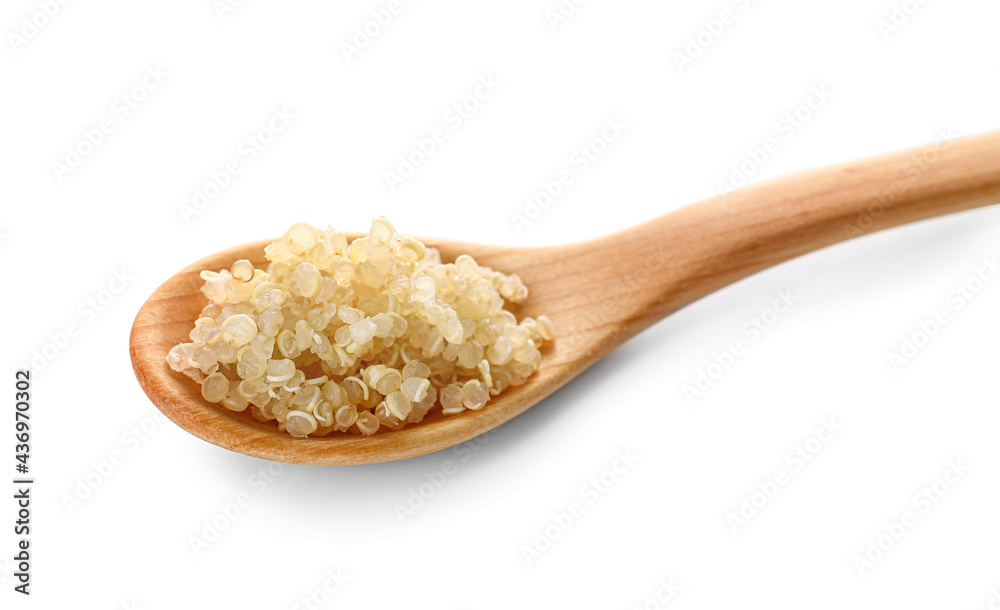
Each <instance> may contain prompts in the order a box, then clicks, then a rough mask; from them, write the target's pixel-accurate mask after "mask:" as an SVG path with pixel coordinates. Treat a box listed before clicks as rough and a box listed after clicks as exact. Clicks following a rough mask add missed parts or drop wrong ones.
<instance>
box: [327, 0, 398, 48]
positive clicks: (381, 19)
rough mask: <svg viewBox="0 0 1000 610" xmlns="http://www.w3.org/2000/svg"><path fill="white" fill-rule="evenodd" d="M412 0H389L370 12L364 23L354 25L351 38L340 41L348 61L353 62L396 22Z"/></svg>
mask: <svg viewBox="0 0 1000 610" xmlns="http://www.w3.org/2000/svg"><path fill="white" fill-rule="evenodd" d="M408 4H410V1H409V0H407V1H405V2H404V0H389V1H388V2H386V3H385V6H383V7H382V8H378V9H375V10H374V11H371V12H370V13H369V18H368V19H367V20H365V22H364V23H360V24H358V25H356V26H354V33H353V36H351V38H350V40H345V41H343V42H341V43H340V52H341V54H343V56H344V59H346V60H347V63H351V62H353V61H354V60H355V59H357V58H358V57H359V56H361V54H362V52H363V51H365V49H367V48H368V47H369V46H371V44H372V43H373V42H374V41H375V39H377V38H378V37H379V36H381V35H382V33H383V32H385V31H386V29H388V28H389V26H390V25H392V24H393V23H395V22H396V18H397V17H399V15H400V14H401V13H402V12H403V11H404V10H405V9H406V7H407V5H408Z"/></svg>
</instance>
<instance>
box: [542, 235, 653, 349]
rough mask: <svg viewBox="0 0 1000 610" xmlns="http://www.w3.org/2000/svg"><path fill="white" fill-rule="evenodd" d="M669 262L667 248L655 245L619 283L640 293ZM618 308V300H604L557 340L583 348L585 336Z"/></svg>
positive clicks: (605, 321)
mask: <svg viewBox="0 0 1000 610" xmlns="http://www.w3.org/2000/svg"><path fill="white" fill-rule="evenodd" d="M670 260H671V257H670V251H669V249H668V248H667V246H665V245H663V244H657V245H656V246H654V247H652V248H650V249H649V250H647V251H646V252H644V253H643V256H642V258H641V259H639V260H638V261H637V262H635V263H634V266H633V267H632V270H631V271H629V272H627V273H625V274H624V275H622V276H621V283H622V284H623V285H624V286H625V287H626V289H627V290H629V291H630V292H640V291H642V290H644V289H645V288H644V287H645V285H646V283H647V282H648V281H649V279H650V278H651V277H653V275H654V274H656V273H659V272H660V271H661V270H662V269H663V268H664V267H665V266H667V265H668V264H670ZM620 308H621V301H620V300H618V299H605V300H604V301H602V302H601V304H600V306H598V307H595V308H592V309H588V311H587V314H586V318H585V319H584V320H583V322H582V323H581V324H579V325H577V326H574V327H572V328H568V329H565V330H560V334H559V340H560V341H561V342H563V343H564V344H565V345H566V346H568V347H572V348H577V347H582V346H584V345H585V344H586V343H587V334H588V333H590V332H592V331H593V330H595V329H598V328H600V327H601V326H603V325H604V324H606V323H607V322H608V321H609V320H611V319H613V318H614V317H615V315H616V313H617V312H618V310H619V309H620Z"/></svg>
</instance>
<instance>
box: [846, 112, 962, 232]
mask: <svg viewBox="0 0 1000 610" xmlns="http://www.w3.org/2000/svg"><path fill="white" fill-rule="evenodd" d="M959 135H960V134H958V133H956V132H955V130H954V129H952V128H951V127H945V128H942V129H938V130H937V135H936V137H935V139H934V143H933V144H932V145H930V146H928V147H926V148H924V149H923V150H918V151H917V152H915V153H913V154H912V155H910V156H908V157H907V158H906V159H904V160H903V162H902V163H900V165H899V168H898V169H897V170H896V179H895V180H893V181H892V182H890V183H889V186H887V187H885V188H883V189H881V190H877V191H874V192H872V193H871V195H870V197H871V202H870V203H869V204H868V205H866V206H865V208H864V210H863V211H862V212H861V213H860V214H859V215H858V216H857V218H855V219H854V222H848V223H845V224H844V232H845V233H846V235H847V237H848V238H850V239H853V238H855V237H860V236H862V235H867V234H868V233H870V232H872V231H873V230H874V229H875V228H876V226H875V221H876V220H877V219H878V218H880V217H881V216H882V215H883V214H885V213H886V211H887V210H888V209H889V208H891V207H892V206H894V205H895V204H896V202H897V201H899V198H900V197H902V196H903V195H905V194H906V193H907V192H908V191H909V190H910V188H911V187H912V186H913V183H914V182H916V181H917V180H918V179H919V178H920V177H921V176H923V175H924V174H926V173H927V172H928V171H930V170H931V169H932V168H933V167H934V165H935V164H937V162H938V161H940V160H941V153H942V152H944V151H946V150H948V149H949V148H951V147H952V146H953V145H954V143H955V140H956V139H958V137H959Z"/></svg>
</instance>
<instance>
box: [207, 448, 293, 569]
mask: <svg viewBox="0 0 1000 610" xmlns="http://www.w3.org/2000/svg"><path fill="white" fill-rule="evenodd" d="M284 473H285V467H284V465H283V464H281V463H280V462H269V463H268V464H267V466H261V467H260V468H258V469H257V470H256V471H255V472H253V473H252V474H251V475H250V476H249V477H248V478H247V483H246V486H247V488H248V489H247V490H245V491H241V492H239V493H237V494H236V495H235V496H234V497H233V499H232V500H231V501H229V502H223V503H221V504H219V505H218V509H217V510H216V512H215V514H214V515H212V516H211V517H209V518H207V519H205V520H204V521H202V522H201V526H200V527H199V528H198V533H197V534H192V535H190V536H188V546H189V547H190V548H191V552H192V553H194V556H195V557H201V555H202V553H204V552H205V551H206V550H207V549H208V548H209V547H210V546H211V545H212V544H214V543H215V542H216V541H218V540H219V538H221V537H222V534H223V533H224V532H226V530H228V529H229V528H231V527H232V526H233V524H234V523H235V522H236V521H237V520H238V519H239V518H240V516H241V515H243V513H245V512H246V510H247V509H248V508H250V506H251V505H252V504H253V500H254V498H255V497H257V496H260V495H261V494H262V493H264V492H265V491H267V488H268V487H270V486H271V485H273V484H274V482H275V481H277V480H278V478H279V477H281V475H282V474H284Z"/></svg>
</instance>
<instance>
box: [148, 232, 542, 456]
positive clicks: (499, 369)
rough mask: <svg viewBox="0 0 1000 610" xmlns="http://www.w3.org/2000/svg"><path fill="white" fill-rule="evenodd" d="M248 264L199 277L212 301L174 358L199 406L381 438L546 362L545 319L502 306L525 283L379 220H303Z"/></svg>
mask: <svg viewBox="0 0 1000 610" xmlns="http://www.w3.org/2000/svg"><path fill="white" fill-rule="evenodd" d="M265 255H266V257H267V260H268V261H269V264H268V265H267V268H266V270H264V269H255V268H254V266H253V265H252V264H251V263H250V262H249V261H247V260H239V261H236V262H235V263H233V265H232V267H231V268H230V269H228V270H226V269H223V270H221V271H218V272H216V271H208V270H206V271H203V272H202V273H201V277H202V279H204V280H205V284H204V286H203V287H202V292H203V293H204V294H205V296H206V297H208V300H209V304H208V306H206V307H205V308H204V309H203V310H202V312H201V316H200V317H199V318H198V319H197V320H196V321H195V325H194V329H193V330H192V331H191V333H190V339H191V342H190V343H181V344H179V345H177V346H175V347H174V348H173V349H171V350H170V353H169V355H168V356H167V363H168V364H169V365H170V367H171V368H173V369H174V370H175V371H180V372H183V373H185V374H187V375H188V376H190V377H191V378H192V379H194V380H195V381H197V382H199V383H201V393H202V396H203V397H204V398H205V400H208V401H209V402H213V403H219V404H221V405H222V406H223V407H225V408H226V409H229V410H232V411H245V410H246V409H247V408H249V409H250V410H251V412H252V414H253V416H254V417H255V418H256V419H258V420H260V421H276V422H277V425H278V428H279V429H280V430H283V431H286V432H288V433H289V434H291V435H292V436H296V437H305V436H309V435H312V436H323V435H326V434H329V433H331V432H347V433H356V434H358V433H359V434H364V435H372V434H375V433H376V432H377V431H378V430H379V429H380V428H381V427H383V426H384V427H386V428H390V429H393V430H396V429H399V428H402V427H403V426H405V425H406V424H411V423H416V422H419V421H421V420H423V418H424V417H425V416H426V415H427V413H428V412H430V411H431V410H432V409H437V408H439V409H441V411H442V412H443V413H446V414H454V413H461V412H462V411H464V410H466V409H472V410H478V409H482V408H483V407H485V406H486V405H487V403H488V402H489V400H490V398H491V397H493V396H496V395H498V394H500V393H501V392H503V391H504V390H505V389H506V388H508V387H510V386H516V385H521V384H523V383H524V382H525V381H527V379H528V378H529V377H530V376H531V375H532V374H533V373H534V372H535V371H536V370H538V366H539V363H540V362H541V358H542V355H541V353H540V352H539V348H540V347H541V346H542V343H543V342H544V341H551V340H552V339H553V337H554V331H553V328H552V323H551V322H550V321H549V320H548V318H546V317H545V316H539V317H538V319H532V318H524V319H523V320H521V321H520V322H518V320H517V318H516V317H515V316H514V314H513V313H511V312H510V311H507V310H505V309H504V305H505V303H506V302H509V303H520V302H522V301H524V300H525V298H526V297H527V296H528V290H527V288H526V287H525V285H524V283H523V282H522V281H521V279H520V278H519V277H518V276H516V275H504V274H503V273H499V272H497V271H493V270H492V269H490V268H488V267H483V266H480V265H479V264H477V263H476V261H475V260H473V258H472V257H471V256H466V255H463V256H459V257H458V259H457V260H456V261H455V262H454V263H450V264H444V263H442V262H441V256H440V254H439V252H438V251H437V250H435V249H434V248H427V247H425V246H424V244H422V243H421V242H419V241H418V240H416V239H413V238H412V237H404V236H401V235H399V234H398V233H397V232H396V230H395V228H394V227H393V226H392V225H391V224H390V223H389V222H388V221H387V220H386V219H384V218H377V219H375V220H374V221H373V222H372V228H371V232H370V233H369V234H368V235H367V236H365V237H360V238H358V239H355V240H354V241H351V242H350V243H348V240H347V238H346V236H345V235H344V234H343V233H341V232H339V231H335V230H333V229H332V228H327V229H326V230H320V229H318V228H316V227H313V226H311V225H308V224H305V223H298V224H296V225H294V226H292V228H290V229H289V230H288V232H286V233H285V235H284V236H283V237H282V238H281V239H279V240H277V241H275V242H274V243H272V244H270V245H269V246H267V248H265Z"/></svg>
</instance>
